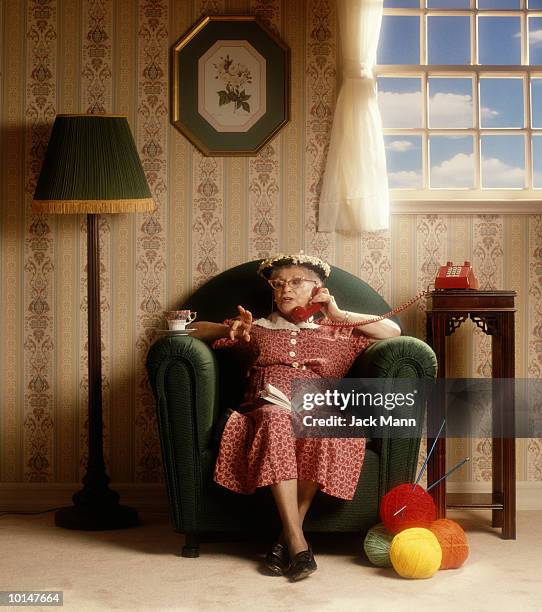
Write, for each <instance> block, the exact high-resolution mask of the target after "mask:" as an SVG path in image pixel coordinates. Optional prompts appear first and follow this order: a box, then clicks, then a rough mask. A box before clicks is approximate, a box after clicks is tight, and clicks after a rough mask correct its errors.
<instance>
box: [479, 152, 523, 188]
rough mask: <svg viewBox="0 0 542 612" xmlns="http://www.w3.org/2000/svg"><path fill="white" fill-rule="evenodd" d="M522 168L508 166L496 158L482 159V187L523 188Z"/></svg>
mask: <svg viewBox="0 0 542 612" xmlns="http://www.w3.org/2000/svg"><path fill="white" fill-rule="evenodd" d="M524 176H525V171H524V170H523V168H518V167H514V166H509V165H508V164H505V163H504V162H503V161H502V160H500V159H498V158H496V157H490V158H489V159H485V158H482V182H483V185H484V187H499V188H504V189H506V188H507V187H523V181H524Z"/></svg>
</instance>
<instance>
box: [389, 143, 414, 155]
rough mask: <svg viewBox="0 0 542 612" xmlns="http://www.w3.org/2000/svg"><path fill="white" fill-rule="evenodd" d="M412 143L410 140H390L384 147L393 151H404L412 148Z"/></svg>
mask: <svg viewBox="0 0 542 612" xmlns="http://www.w3.org/2000/svg"><path fill="white" fill-rule="evenodd" d="M413 146H414V143H413V142H412V141H410V140H392V141H391V142H388V143H386V149H389V150H390V151H393V152H394V153H404V152H405V151H408V150H409V149H412V147H413Z"/></svg>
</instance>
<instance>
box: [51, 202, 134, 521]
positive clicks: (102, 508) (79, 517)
mask: <svg viewBox="0 0 542 612" xmlns="http://www.w3.org/2000/svg"><path fill="white" fill-rule="evenodd" d="M98 223H99V215H98V214H94V213H89V214H88V215H87V296H88V300H87V301H88V464H87V472H86V474H85V477H84V478H83V485H84V486H83V488H82V489H81V490H80V491H77V492H76V493H74V494H73V496H72V499H73V503H74V505H73V506H71V507H67V508H61V509H60V510H58V511H57V512H56V514H55V525H57V526H58V527H65V528H67V529H82V530H87V531H94V530H101V529H119V528H122V527H133V526H135V525H137V524H138V517H137V511H136V510H134V509H133V508H129V507H127V506H122V505H120V504H119V499H120V496H119V494H118V493H117V492H116V491H113V490H112V489H110V488H109V486H108V485H109V483H110V482H111V479H110V478H109V476H108V475H107V473H106V470H105V461H104V456H103V417H102V338H101V322H100V237H99V226H98Z"/></svg>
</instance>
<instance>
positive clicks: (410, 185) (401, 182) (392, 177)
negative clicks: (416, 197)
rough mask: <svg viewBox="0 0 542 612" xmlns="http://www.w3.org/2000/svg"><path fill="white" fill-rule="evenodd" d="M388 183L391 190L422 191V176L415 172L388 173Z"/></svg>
mask: <svg viewBox="0 0 542 612" xmlns="http://www.w3.org/2000/svg"><path fill="white" fill-rule="evenodd" d="M388 183H389V186H390V188H391V189H420V188H421V186H422V175H421V174H420V173H419V172H414V171H413V170H409V171H406V170H402V171H400V172H388Z"/></svg>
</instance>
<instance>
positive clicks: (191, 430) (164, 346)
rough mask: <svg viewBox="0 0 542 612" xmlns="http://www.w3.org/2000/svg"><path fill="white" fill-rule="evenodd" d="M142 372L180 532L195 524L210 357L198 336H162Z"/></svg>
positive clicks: (207, 433) (207, 431) (208, 420)
mask: <svg viewBox="0 0 542 612" xmlns="http://www.w3.org/2000/svg"><path fill="white" fill-rule="evenodd" d="M147 372H148V375H149V381H150V384H151V387H152V390H153V393H154V396H155V399H156V413H157V420H158V430H159V434H160V441H161V448H162V459H163V464H164V472H165V477H166V486H167V491H168V496H169V500H170V504H171V505H170V508H171V509H172V518H173V523H174V525H175V529H176V530H177V531H186V530H189V529H190V526H193V525H195V524H197V513H198V499H195V496H196V497H199V496H198V495H197V493H196V492H197V491H200V490H201V483H202V479H203V478H204V476H203V474H202V472H203V471H204V470H205V468H204V466H203V462H204V458H203V454H204V452H205V451H206V450H207V449H208V448H209V447H210V446H211V443H212V434H213V424H214V423H215V421H216V419H217V417H218V413H219V404H218V378H217V368H216V358H215V356H214V354H213V351H212V350H211V349H210V348H209V347H208V346H207V345H206V344H205V343H204V342H202V341H201V340H197V339H196V338H192V337H190V336H173V337H165V338H161V339H159V340H157V341H156V342H155V343H154V344H153V345H152V346H151V348H150V350H149V353H148V355H147ZM181 490H182V492H183V494H182V495H181V494H180V492H181Z"/></svg>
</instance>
